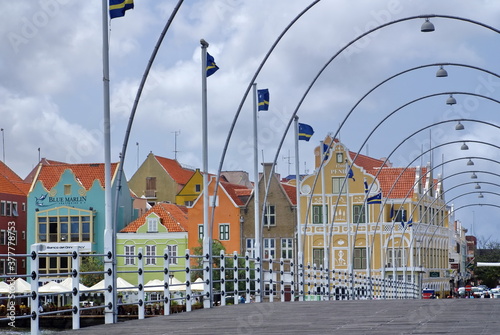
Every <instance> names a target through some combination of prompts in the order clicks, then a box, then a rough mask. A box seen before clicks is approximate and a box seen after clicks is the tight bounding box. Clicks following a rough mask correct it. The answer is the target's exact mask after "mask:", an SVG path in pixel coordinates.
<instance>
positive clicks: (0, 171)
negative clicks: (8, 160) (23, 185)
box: [0, 161, 22, 181]
mask: <svg viewBox="0 0 500 335" xmlns="http://www.w3.org/2000/svg"><path fill="white" fill-rule="evenodd" d="M0 175H2V176H4V177H5V178H7V179H9V180H10V181H22V179H21V177H19V176H18V175H17V174H16V173H15V172H14V171H12V170H11V169H10V168H9V167H8V166H7V165H6V164H5V163H4V162H1V161H0Z"/></svg>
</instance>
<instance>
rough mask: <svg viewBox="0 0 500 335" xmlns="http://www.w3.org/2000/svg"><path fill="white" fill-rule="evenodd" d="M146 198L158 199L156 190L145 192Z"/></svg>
mask: <svg viewBox="0 0 500 335" xmlns="http://www.w3.org/2000/svg"><path fill="white" fill-rule="evenodd" d="M144 196H145V197H146V198H147V199H156V190H145V191H144Z"/></svg>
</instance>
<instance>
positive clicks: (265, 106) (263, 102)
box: [257, 88, 269, 111]
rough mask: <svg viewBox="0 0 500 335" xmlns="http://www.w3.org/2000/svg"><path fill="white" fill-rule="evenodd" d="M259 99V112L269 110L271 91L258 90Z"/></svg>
mask: <svg viewBox="0 0 500 335" xmlns="http://www.w3.org/2000/svg"><path fill="white" fill-rule="evenodd" d="M257 97H258V101H259V104H258V106H259V109H258V110H259V111H267V110H269V90H268V89H267V88H265V89H262V90H257Z"/></svg>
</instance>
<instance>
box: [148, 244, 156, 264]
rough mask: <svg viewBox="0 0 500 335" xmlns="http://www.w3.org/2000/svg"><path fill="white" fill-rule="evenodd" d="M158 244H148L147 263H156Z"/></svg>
mask: <svg viewBox="0 0 500 335" xmlns="http://www.w3.org/2000/svg"><path fill="white" fill-rule="evenodd" d="M152 256H156V245H154V244H151V245H146V265H156V257H152Z"/></svg>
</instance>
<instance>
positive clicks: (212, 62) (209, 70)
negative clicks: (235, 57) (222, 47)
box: [207, 52, 219, 77]
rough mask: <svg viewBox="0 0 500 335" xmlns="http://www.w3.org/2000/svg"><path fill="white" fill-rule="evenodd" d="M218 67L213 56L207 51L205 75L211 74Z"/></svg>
mask: <svg viewBox="0 0 500 335" xmlns="http://www.w3.org/2000/svg"><path fill="white" fill-rule="evenodd" d="M218 69H219V67H218V66H217V65H216V64H215V60H214V58H213V57H212V56H211V55H210V54H209V53H208V52H207V77H210V76H211V75H213V74H214V73H215V72H216V71H217V70H218Z"/></svg>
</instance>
